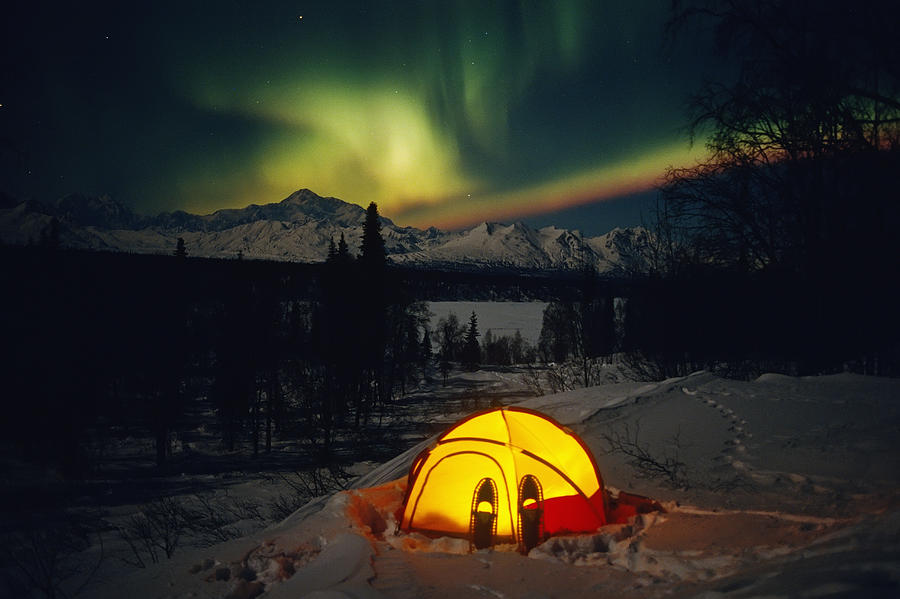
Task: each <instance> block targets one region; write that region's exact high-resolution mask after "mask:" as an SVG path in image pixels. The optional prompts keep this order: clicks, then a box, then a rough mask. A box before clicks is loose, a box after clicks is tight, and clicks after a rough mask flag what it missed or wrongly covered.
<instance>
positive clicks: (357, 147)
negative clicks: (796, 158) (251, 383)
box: [0, 0, 711, 227]
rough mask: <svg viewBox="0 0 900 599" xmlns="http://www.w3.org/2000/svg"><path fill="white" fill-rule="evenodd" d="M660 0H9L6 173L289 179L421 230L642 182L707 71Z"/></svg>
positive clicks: (189, 191) (49, 179) (239, 193)
mask: <svg viewBox="0 0 900 599" xmlns="http://www.w3.org/2000/svg"><path fill="white" fill-rule="evenodd" d="M668 6H669V3H668V2H665V1H656V2H648V1H644V2H629V3H619V2H589V1H586V0H585V1H579V0H558V1H555V2H549V1H547V2H443V1H434V2H430V1H419V2H414V1H407V2H369V3H359V2H351V3H341V2H295V3H284V2H265V3H249V2H225V3H211V2H189V3H184V4H180V3H171V2H161V3H155V4H153V5H152V6H149V7H147V8H146V9H145V11H146V12H143V13H137V12H136V13H134V14H129V11H128V9H127V8H125V7H121V6H118V5H110V6H103V5H93V6H92V7H90V8H87V9H84V10H82V9H78V8H75V7H71V6H67V7H60V8H59V9H57V10H47V9H46V7H39V8H21V7H20V8H19V9H18V10H21V11H27V12H25V13H23V14H21V15H18V16H17V18H16V19H14V20H13V21H15V23H16V26H15V28H11V29H10V31H9V32H8V33H9V35H10V37H9V38H8V39H7V40H6V42H5V43H6V44H7V45H8V50H9V52H8V53H7V59H6V60H7V62H8V64H5V65H4V66H8V67H10V70H8V71H6V76H5V79H6V81H4V97H3V98H2V99H0V102H2V104H3V107H2V108H0V123H2V126H3V128H4V132H5V135H4V144H5V147H4V153H3V172H4V179H5V180H6V181H7V182H8V189H6V191H9V192H12V193H16V194H22V195H29V196H35V197H38V198H39V199H48V200H49V199H53V196H59V195H62V194H64V193H69V192H86V193H109V194H111V195H113V196H114V197H116V198H117V199H120V200H121V201H123V202H125V203H128V204H130V205H132V206H133V207H134V208H135V209H137V210H138V211H141V212H145V213H150V212H158V211H161V210H174V209H185V210H189V211H194V212H201V213H205V212H211V211H214V210H216V209H220V208H233V207H242V206H246V205H247V204H250V203H257V204H261V203H269V202H275V201H279V200H280V199H282V198H284V197H285V196H287V195H288V194H290V193H291V192H292V191H294V190H296V189H299V188H304V187H306V188H309V189H312V190H314V191H315V192H317V193H319V194H320V195H328V196H335V197H339V198H341V199H344V200H346V201H349V202H354V203H357V204H360V205H366V204H368V203H369V202H370V201H375V202H377V203H378V204H379V207H380V209H381V212H382V213H383V214H385V215H386V216H389V217H391V218H392V219H394V220H395V221H396V222H397V223H398V224H402V225H414V226H421V227H424V226H429V225H436V226H442V227H459V226H464V225H467V224H472V223H474V222H477V221H481V220H513V219H516V218H520V217H523V216H527V215H534V214H541V213H548V212H553V211H555V210H559V209H563V208H567V207H571V206H578V205H589V204H595V203H597V202H603V201H606V200H610V199H614V198H619V197H622V196H627V195H629V194H634V193H636V192H641V191H645V190H648V189H651V188H652V187H653V185H654V184H655V183H656V182H658V180H659V178H660V176H661V175H662V174H663V173H664V172H665V169H666V167H668V166H679V165H685V164H687V163H689V162H691V161H693V160H694V159H696V157H697V156H698V155H699V153H700V148H698V147H696V146H695V147H694V148H691V146H690V144H689V143H688V140H687V138H686V136H685V135H684V133H683V131H682V130H681V128H680V126H681V125H682V124H683V121H684V116H683V110H682V107H683V102H684V100H685V98H686V95H687V94H688V93H689V92H690V91H691V90H692V89H695V88H696V87H697V86H698V85H699V82H700V81H701V77H702V76H703V73H704V70H705V69H706V70H708V69H709V68H711V67H709V65H708V64H707V63H708V62H709V60H708V59H705V58H703V57H701V56H698V55H694V54H691V50H690V49H686V48H680V49H679V48H669V49H667V50H664V46H663V44H662V32H663V25H664V23H665V20H666V17H667V16H668V13H667V10H668ZM38 11H40V12H38ZM703 65H706V66H703ZM701 66H703V68H701ZM17 75H19V77H18V78H17V77H16V76H17ZM625 224H628V223H625Z"/></svg>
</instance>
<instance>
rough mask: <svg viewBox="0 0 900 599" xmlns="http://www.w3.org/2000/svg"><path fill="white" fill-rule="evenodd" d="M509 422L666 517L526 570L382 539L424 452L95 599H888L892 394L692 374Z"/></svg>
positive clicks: (572, 543) (499, 554) (599, 392)
mask: <svg viewBox="0 0 900 599" xmlns="http://www.w3.org/2000/svg"><path fill="white" fill-rule="evenodd" d="M522 405H525V406H527V407H530V408H533V409H538V410H541V411H544V412H546V413H548V414H549V415H551V416H553V417H554V418H556V419H557V420H558V421H559V422H561V423H562V424H565V425H567V426H570V427H572V428H573V429H574V430H575V431H576V432H578V433H579V434H580V435H581V436H582V438H583V439H584V440H585V442H586V443H587V444H588V446H589V447H590V448H591V450H592V451H593V453H594V455H595V457H596V460H597V462H598V465H599V467H600V471H601V473H602V474H603V476H604V479H605V483H606V485H607V486H609V487H612V488H614V489H616V488H618V489H627V490H629V491H632V492H636V493H640V494H642V495H649V496H652V497H655V498H657V499H659V500H661V501H663V502H664V505H665V506H666V508H667V510H668V512H669V513H667V514H664V515H657V514H651V515H647V514H645V515H642V516H638V517H636V518H635V519H633V520H632V521H631V522H630V523H629V524H627V525H615V526H609V527H604V528H602V529H600V530H598V531H597V532H596V533H594V534H590V535H579V536H571V537H561V538H552V539H550V540H548V541H547V542H545V543H543V544H542V545H540V546H538V547H536V548H535V549H533V550H532V551H531V553H530V555H529V556H527V557H526V556H521V555H519V554H518V553H515V551H514V548H512V547H500V548H495V549H494V550H491V551H479V552H475V553H471V554H470V553H468V543H467V542H465V541H461V540H458V539H429V538H427V537H423V536H421V535H405V534H395V531H396V513H397V510H398V509H399V506H400V502H401V501H402V494H403V489H404V485H405V476H406V471H407V469H408V467H409V465H410V463H411V462H412V459H413V458H414V457H415V455H417V454H418V453H419V452H420V451H421V450H422V449H423V448H424V447H426V446H427V445H428V444H429V443H430V442H431V440H425V441H423V442H422V443H420V444H419V445H418V446H416V447H414V448H412V449H410V450H409V451H407V452H405V453H403V454H402V455H399V456H397V457H396V458H395V459H393V460H391V461H389V462H387V463H385V464H382V465H381V466H379V467H377V468H375V469H374V470H372V471H371V472H369V473H368V474H366V475H364V476H362V477H361V478H359V479H358V480H357V481H356V482H355V485H354V486H355V487H357V489H360V490H355V491H347V492H342V493H339V494H336V495H333V496H331V497H327V498H319V499H317V500H315V501H313V502H310V504H308V505H307V506H305V507H304V508H302V509H301V510H298V511H297V512H296V513H294V514H293V515H291V516H290V517H289V518H287V519H286V520H284V521H283V522H281V523H280V524H279V525H277V526H274V527H271V528H269V529H266V530H264V531H261V532H259V533H256V534H255V535H251V536H250V537H246V538H243V539H237V540H234V541H231V542H228V543H224V544H222V545H218V546H215V547H211V548H209V549H205V550H197V551H194V552H191V553H185V554H184V555H177V556H176V557H175V558H174V559H173V560H171V561H169V562H167V563H165V564H161V565H159V566H157V567H155V568H152V569H148V570H146V571H143V572H140V573H139V574H137V575H129V576H128V577H127V578H125V579H122V580H117V581H109V582H108V584H106V585H104V586H103V587H101V588H99V589H97V592H96V593H92V595H94V596H97V597H121V596H129V597H131V598H132V599H139V598H143V597H174V596H178V597H185V596H197V597H232V598H237V597H254V596H257V595H258V594H260V593H263V592H264V593H265V595H264V596H266V597H270V596H271V597H376V596H387V597H489V596H495V597H526V596H530V597H542V596H546V597H550V596H577V595H586V594H591V593H596V592H600V591H602V592H604V594H612V593H616V594H618V595H621V596H622V597H647V596H651V597H654V596H664V595H665V596H705V597H746V596H757V595H772V596H799V595H801V594H804V596H829V595H837V594H844V595H851V596H861V597H862V596H887V595H891V594H894V595H896V593H897V592H898V590H900V542H898V539H900V509H898V507H900V501H898V499H900V485H898V482H900V481H898V479H900V439H898V435H897V434H896V431H897V430H900V381H897V380H890V379H876V378H870V377H861V376H854V375H837V376H829V377H811V378H792V377H783V376H780V375H763V376H761V377H759V378H758V379H757V380H755V381H752V382H738V381H730V380H724V379H721V378H718V377H716V376H713V375H711V374H709V373H695V374H693V375H691V376H688V377H683V378H679V379H671V380H668V381H663V382H661V383H655V384H636V383H619V384H614V385H606V386H602V387H595V388H591V389H583V390H578V391H572V392H568V393H562V394H558V395H554V396H547V397H541V398H534V399H530V400H528V401H526V402H523V403H522ZM642 459H643V460H644V461H643V462H642V461H641V460H642ZM648 460H649V464H648V462H647V461H648ZM654 464H655V466H662V468H661V469H660V468H657V469H655V470H654ZM666 468H668V470H669V471H667V470H666ZM671 471H674V472H671ZM363 488H365V490H362V489H363Z"/></svg>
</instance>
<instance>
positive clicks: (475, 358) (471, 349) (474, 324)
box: [462, 310, 481, 370]
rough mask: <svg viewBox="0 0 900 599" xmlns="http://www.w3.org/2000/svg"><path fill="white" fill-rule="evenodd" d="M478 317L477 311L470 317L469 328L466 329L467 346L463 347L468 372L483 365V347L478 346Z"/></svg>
mask: <svg viewBox="0 0 900 599" xmlns="http://www.w3.org/2000/svg"><path fill="white" fill-rule="evenodd" d="M479 336H480V333H479V332H478V316H476V315H475V311H474V310H473V311H472V315H471V316H470V317H469V327H468V328H467V329H466V344H465V345H464V346H463V356H462V358H463V364H464V365H465V367H466V368H467V369H468V370H477V369H478V366H479V365H480V364H481V346H480V345H479V344H478V337H479Z"/></svg>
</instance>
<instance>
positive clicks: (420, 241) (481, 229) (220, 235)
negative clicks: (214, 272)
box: [0, 189, 648, 272]
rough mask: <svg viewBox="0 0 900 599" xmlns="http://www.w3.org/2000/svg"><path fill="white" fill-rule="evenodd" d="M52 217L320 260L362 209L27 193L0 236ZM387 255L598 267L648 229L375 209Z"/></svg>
mask: <svg viewBox="0 0 900 599" xmlns="http://www.w3.org/2000/svg"><path fill="white" fill-rule="evenodd" d="M54 218H55V219H56V220H57V222H58V231H59V240H60V244H61V245H62V246H64V247H72V248H86V249H98V250H108V251H125V252H137V253H156V254H169V253H171V252H172V250H173V249H174V247H175V244H176V240H177V239H178V238H179V237H182V238H184V240H185V244H186V246H187V248H188V253H189V254H190V255H191V256H205V257H220V258H223V257H234V256H236V255H237V254H238V253H241V254H242V255H243V256H244V257H245V258H256V259H268V260H284V261H294V262H319V261H322V260H324V259H325V256H326V255H327V251H328V242H329V240H330V239H332V238H333V239H335V241H337V239H338V238H339V237H340V235H341V233H343V234H344V237H345V239H346V241H347V243H348V245H349V247H350V251H351V253H357V252H358V251H359V244H360V239H361V236H362V225H363V222H364V221H365V210H364V209H363V208H361V207H359V206H357V205H355V204H349V203H347V202H344V201H341V200H339V199H337V198H323V197H320V196H318V195H316V194H315V193H313V192H312V191H310V190H308V189H301V190H300V191H297V192H294V193H292V194H291V195H290V196H288V197H287V198H285V199H284V200H282V201H281V202H278V203H275V204H265V205H261V206H260V205H256V204H251V205H250V206H247V207H246V208H241V209H226V210H218V211H216V212H214V213H212V214H208V215H196V214H190V213H187V212H183V211H176V212H165V213H162V214H159V215H157V216H152V217H148V216H141V215H138V214H135V213H134V212H133V211H131V210H130V209H129V208H127V207H126V206H124V205H123V204H121V203H119V202H117V201H115V200H113V199H111V198H109V197H106V196H102V197H90V196H82V195H70V196H66V197H64V198H61V199H60V200H58V201H57V202H55V203H54V204H49V205H48V204H42V203H39V202H35V201H33V200H27V201H24V202H18V203H17V202H15V201H14V200H12V199H11V198H9V197H8V196H5V197H4V201H3V202H2V204H0V240H2V241H3V242H4V243H9V244H16V245H25V244H28V243H37V242H38V241H39V240H40V239H41V238H42V237H45V236H46V235H47V234H48V231H49V228H50V223H51V221H52V220H53V219H54ZM382 233H383V235H384V238H385V245H386V248H387V252H388V257H389V259H390V260H392V261H393V262H395V263H398V264H410V265H423V266H440V265H457V266H458V265H468V266H473V267H499V266H503V267H511V268H526V269H546V268H578V267H579V266H580V265H581V264H583V263H584V262H588V263H591V264H594V265H595V266H596V267H597V269H598V270H599V271H600V272H613V271H616V270H618V269H622V268H626V267H630V266H631V265H632V262H633V260H634V259H635V256H636V255H637V254H638V253H639V252H638V251H639V250H640V248H641V246H642V245H644V244H646V243H647V241H648V232H647V231H646V230H645V229H643V228H640V227H636V228H629V229H615V230H613V231H611V232H609V233H607V234H606V235H601V236H599V237H589V238H585V237H582V235H581V234H580V233H579V232H578V231H569V230H566V229H558V228H556V227H544V228H542V229H534V228H531V227H529V226H527V225H524V224H522V223H514V224H510V225H507V224H500V223H481V224H479V225H476V226H475V227H472V228H471V229H467V230H464V231H459V232H447V231H441V230H439V229H436V228H434V227H430V228H428V229H425V230H421V229H415V228H413V227H399V226H397V225H395V224H394V223H393V222H392V221H391V220H390V219H387V218H382Z"/></svg>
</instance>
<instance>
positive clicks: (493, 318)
mask: <svg viewBox="0 0 900 599" xmlns="http://www.w3.org/2000/svg"><path fill="white" fill-rule="evenodd" d="M546 307H547V302H428V309H429V310H430V311H431V321H430V323H429V326H430V327H431V330H432V331H434V330H435V328H436V327H437V323H438V320H440V319H441V318H446V317H447V315H448V314H450V313H451V312H452V313H454V314H456V317H457V318H459V322H460V324H462V325H466V324H468V322H469V316H470V315H471V314H472V311H473V310H474V311H475V315H476V316H478V332H479V333H481V334H482V335H484V334H485V333H486V332H487V331H488V329H490V330H491V331H492V332H493V334H494V335H507V336H510V337H511V336H513V335H515V334H516V331H519V332H520V333H522V337H523V338H524V339H525V340H526V341H528V342H529V343H530V344H532V345H537V342H538V338H539V337H540V335H541V322H542V320H543V315H544V308H546Z"/></svg>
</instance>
